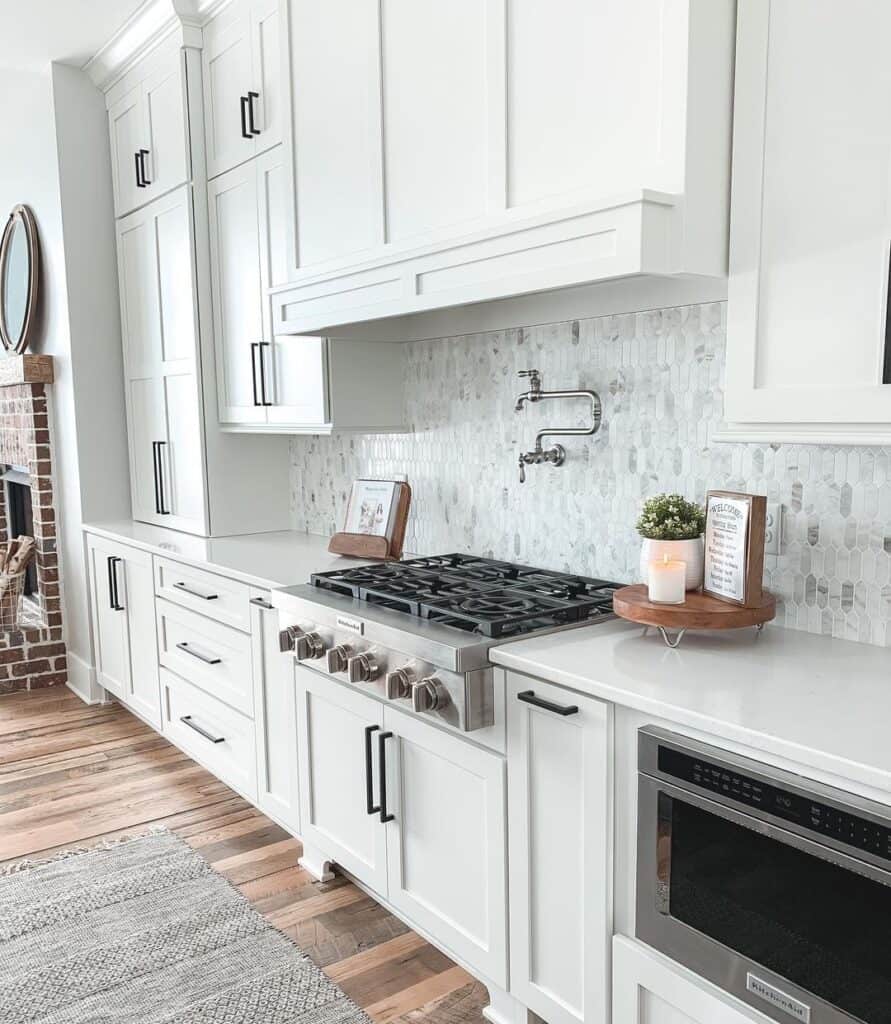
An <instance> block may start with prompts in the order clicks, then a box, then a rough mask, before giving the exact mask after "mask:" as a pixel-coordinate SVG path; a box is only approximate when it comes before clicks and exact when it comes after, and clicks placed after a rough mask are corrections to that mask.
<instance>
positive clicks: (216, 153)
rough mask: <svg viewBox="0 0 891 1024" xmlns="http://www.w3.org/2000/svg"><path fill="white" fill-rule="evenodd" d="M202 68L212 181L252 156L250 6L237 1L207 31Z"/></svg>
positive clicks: (205, 33)
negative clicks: (249, 106) (250, 120)
mask: <svg viewBox="0 0 891 1024" xmlns="http://www.w3.org/2000/svg"><path fill="white" fill-rule="evenodd" d="M202 63H203V69H204V74H203V76H202V78H203V83H204V132H205V141H206V146H207V176H208V177H209V178H213V177H215V176H216V175H217V174H221V173H222V172H223V171H226V170H229V168H230V167H235V166H237V165H238V164H240V163H242V162H243V161H245V160H248V159H250V158H251V157H252V156H253V155H254V153H255V151H256V145H255V139H256V136H255V135H253V134H252V133H251V130H250V123H249V109H248V102H249V100H250V97H249V96H248V93H249V92H251V91H257V89H256V87H255V86H254V84H253V81H254V77H253V68H252V55H251V9H250V4H249V3H248V0H235V3H233V4H231V5H230V6H229V7H226V8H225V10H224V11H223V12H222V13H221V14H219V15H217V17H215V18H214V19H213V20H212V21H210V22H208V24H207V25H206V26H205V28H204V49H203V50H202ZM254 110H255V111H256V110H257V101H256V100H254ZM255 120H256V118H255Z"/></svg>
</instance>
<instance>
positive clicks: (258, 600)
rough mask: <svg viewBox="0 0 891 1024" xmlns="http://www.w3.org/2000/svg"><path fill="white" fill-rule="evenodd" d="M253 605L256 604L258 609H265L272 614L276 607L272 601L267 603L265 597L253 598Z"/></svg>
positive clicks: (251, 601)
mask: <svg viewBox="0 0 891 1024" xmlns="http://www.w3.org/2000/svg"><path fill="white" fill-rule="evenodd" d="M250 603H251V604H255V605H256V606H257V607H258V608H263V609H265V610H266V611H268V612H271V611H272V609H273V608H275V605H274V604H273V603H272V602H271V601H267V600H266V598H265V597H252V598H251V600H250Z"/></svg>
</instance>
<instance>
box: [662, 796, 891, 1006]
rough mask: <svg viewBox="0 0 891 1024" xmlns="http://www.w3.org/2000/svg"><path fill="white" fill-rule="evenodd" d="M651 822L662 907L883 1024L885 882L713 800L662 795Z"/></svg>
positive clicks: (889, 922)
mask: <svg viewBox="0 0 891 1024" xmlns="http://www.w3.org/2000/svg"><path fill="white" fill-rule="evenodd" d="M697 804H699V802H698V801H697ZM659 818H660V822H661V829H660V832H661V841H662V842H663V843H666V842H668V843H669V844H670V854H669V856H670V866H669V865H668V864H666V863H665V854H667V853H669V850H668V849H666V848H664V847H663V849H662V850H660V859H662V860H663V863H662V865H661V869H662V873H663V880H664V881H667V883H668V885H667V889H668V891H667V892H665V890H664V889H663V892H662V899H663V902H664V903H667V906H664V907H663V908H662V909H663V912H665V910H667V912H668V914H669V915H670V916H671V917H672V918H674V919H675V920H677V921H680V922H682V923H683V924H685V925H687V926H689V927H690V928H693V929H695V930H696V931H697V932H699V933H701V934H702V935H705V936H708V937H709V938H711V939H713V940H714V941H715V942H718V943H720V944H721V945H722V946H725V947H727V948H729V949H732V950H733V951H734V952H736V953H738V954H740V955H742V956H743V957H745V958H746V959H748V960H752V961H754V962H755V963H757V964H761V965H763V966H764V967H766V968H768V970H770V971H773V972H774V973H776V974H779V975H781V976H783V977H785V978H788V979H789V980H790V981H792V982H794V984H795V985H797V986H800V987H801V988H804V989H807V990H809V991H810V992H813V993H814V995H816V996H818V997H820V998H821V999H824V1000H825V1001H826V1002H827V1003H829V1004H831V1005H833V1006H836V1007H838V1008H839V1009H841V1010H843V1011H844V1012H846V1013H848V1014H850V1015H852V1016H853V1017H855V1018H858V1019H860V1020H863V1021H866V1022H868V1024H891V887H889V886H888V885H885V884H883V883H882V882H880V881H877V880H875V879H874V878H870V877H867V876H866V875H865V874H860V873H857V872H856V871H855V870H850V869H849V868H845V867H841V866H839V865H838V864H835V863H832V862H831V861H829V860H827V859H823V858H822V857H820V856H818V855H815V853H814V852H806V851H805V850H803V849H801V848H799V847H800V845H801V844H796V843H795V842H794V839H795V837H794V836H792V835H791V834H789V838H790V839H791V840H793V842H792V843H786V842H782V841H779V840H778V837H777V834H776V831H774V832H773V834H772V835H765V834H763V833H762V831H758V830H756V829H757V828H758V825H759V823H758V822H757V820H756V819H754V818H753V819H750V820H751V823H752V825H751V826H749V827H747V826H746V825H743V824H740V823H738V822H737V821H731V820H728V819H727V818H726V817H725V816H723V814H722V813H721V808H720V806H717V805H716V812H713V811H711V810H708V809H705V808H704V807H703V806H701V805H694V804H693V803H688V802H686V801H685V800H684V799H683V798H680V797H677V796H669V795H668V794H666V793H665V792H664V791H663V792H660V793H659ZM840 838H841V834H840ZM845 838H846V837H845ZM666 868H668V870H667V871H666V870H665V869H666ZM665 876H667V878H666V877H665ZM666 896H667V900H666V899H665V897H666ZM790 1019H791V1018H790Z"/></svg>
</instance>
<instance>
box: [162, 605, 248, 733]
mask: <svg viewBox="0 0 891 1024" xmlns="http://www.w3.org/2000/svg"><path fill="white" fill-rule="evenodd" d="M156 606H157V614H158V655H159V659H160V662H161V664H162V665H163V666H164V667H165V668H168V669H170V670H171V671H173V672H176V674H177V675H180V676H182V677H183V678H184V679H187V680H188V681H189V682H190V683H194V684H195V685H196V686H198V687H200V688H201V689H202V690H204V691H205V692H207V693H209V694H211V695H212V696H214V697H217V698H219V699H220V700H222V701H225V703H226V704H228V705H230V707H233V708H235V709H236V710H237V711H240V712H242V713H243V714H245V715H248V716H253V713H254V703H253V680H252V661H251V638H250V636H248V635H247V634H245V633H240V632H239V631H238V630H235V629H232V628H231V626H223V625H220V623H218V622H213V621H212V620H211V619H206V618H205V617H204V616H203V615H196V614H195V613H194V612H191V611H187V610H186V609H185V608H180V607H178V606H177V605H175V604H171V603H170V602H169V601H165V600H163V599H159V600H158V601H157V602H156Z"/></svg>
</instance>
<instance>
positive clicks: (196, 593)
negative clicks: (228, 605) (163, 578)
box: [173, 580, 220, 601]
mask: <svg viewBox="0 0 891 1024" xmlns="http://www.w3.org/2000/svg"><path fill="white" fill-rule="evenodd" d="M173 586H174V589H175V590H181V591H182V592H183V593H184V594H191V595H192V597H200V598H201V600H202V601H216V599H217V598H218V597H219V596H220V595H219V594H202V593H201V591H200V590H192V589H191V587H189V586H188V585H187V584H185V583H183V582H182V581H181V580H180V581H179V582H178V583H174V584H173Z"/></svg>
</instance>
